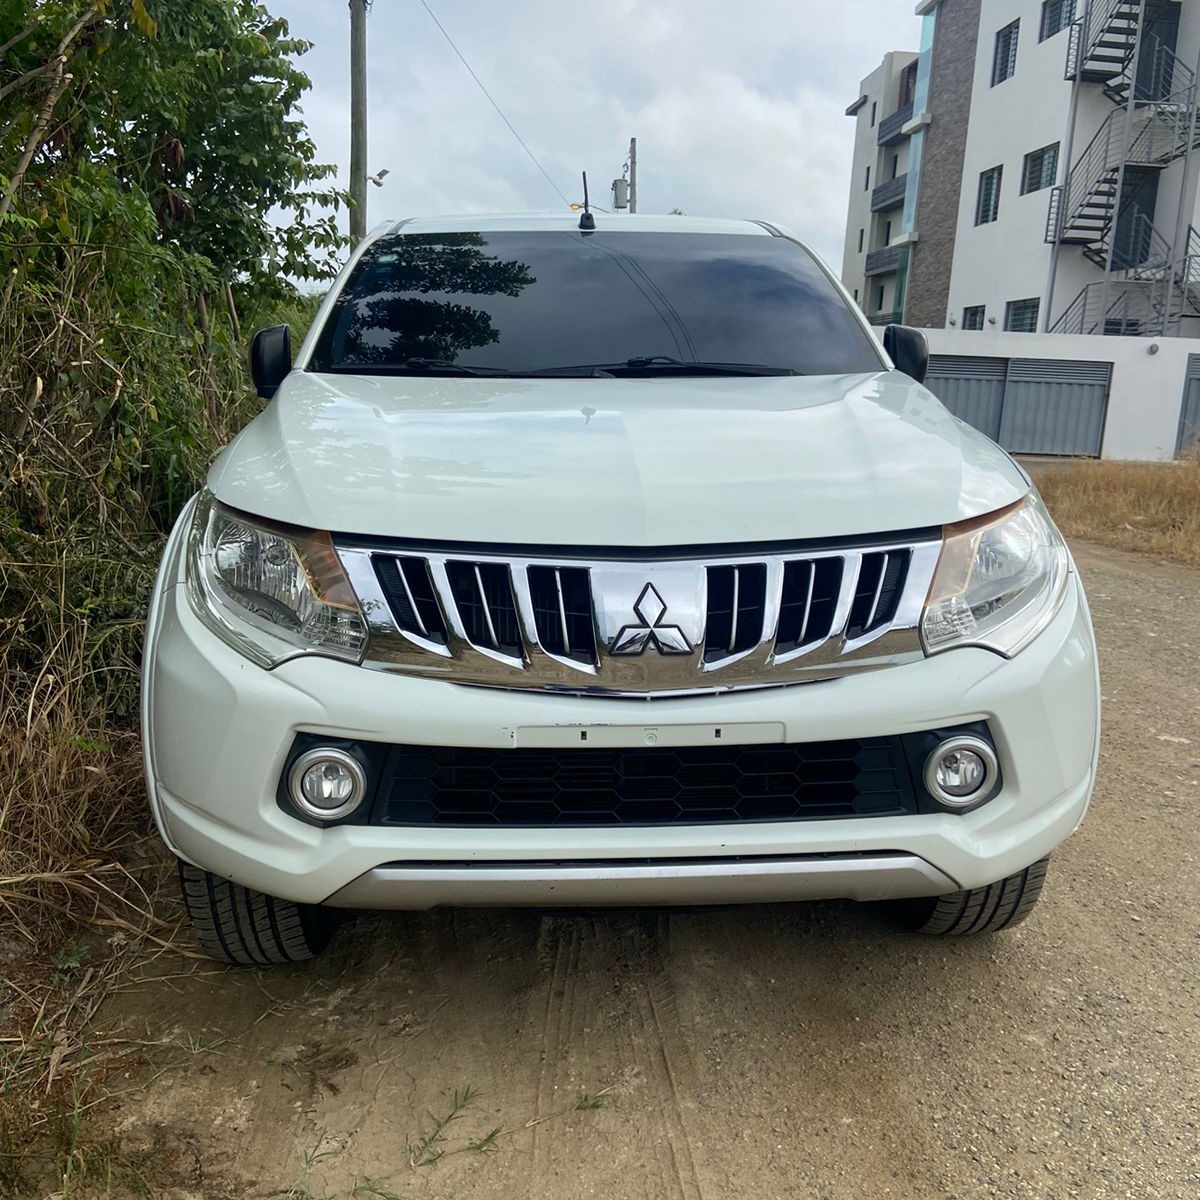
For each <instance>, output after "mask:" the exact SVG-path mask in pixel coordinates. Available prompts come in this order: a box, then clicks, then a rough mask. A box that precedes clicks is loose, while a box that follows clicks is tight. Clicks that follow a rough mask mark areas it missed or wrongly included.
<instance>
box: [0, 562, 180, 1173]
mask: <svg viewBox="0 0 1200 1200" xmlns="http://www.w3.org/2000/svg"><path fill="white" fill-rule="evenodd" d="M89 562H90V563H91V565H92V567H93V569H94V570H95V572H96V574H95V575H94V576H91V577H89V576H88V575H87V570H88V564H89ZM111 567H112V564H105V563H103V562H97V561H96V560H94V559H93V560H89V559H88V558H87V556H86V555H83V554H81V553H80V551H79V548H78V547H72V548H70V549H67V548H64V549H63V552H62V554H61V555H59V556H57V557H55V556H53V555H52V554H50V555H47V559H46V561H43V562H41V563H37V564H35V563H31V562H17V561H14V560H13V559H11V558H5V557H3V556H0V593H2V594H4V595H5V596H6V597H14V596H17V595H22V596H39V597H41V598H42V600H41V601H40V602H39V604H38V606H37V611H35V610H34V608H33V607H32V606H27V607H26V608H25V609H24V610H23V611H20V612H15V613H13V612H5V613H0V780H2V781H3V783H2V785H0V1195H5V1194H22V1193H21V1189H22V1188H23V1187H24V1188H36V1187H38V1185H39V1183H43V1184H44V1181H45V1180H46V1178H47V1177H48V1176H49V1177H50V1178H53V1179H54V1181H55V1183H56V1184H58V1185H60V1186H64V1185H65V1181H66V1180H68V1179H72V1178H73V1179H75V1180H79V1179H80V1177H81V1176H82V1175H83V1174H85V1173H86V1169H87V1168H86V1163H87V1161H88V1155H89V1154H90V1153H92V1152H93V1151H95V1150H96V1146H97V1144H98V1143H95V1142H94V1141H89V1140H88V1139H89V1137H90V1134H87V1133H85V1130H84V1125H85V1118H87V1116H88V1114H89V1113H90V1111H91V1110H92V1108H93V1107H94V1106H95V1105H96V1104H97V1103H98V1101H99V1100H100V1099H101V1097H102V1096H103V1094H104V1092H103V1085H104V1080H105V1078H106V1077H107V1076H108V1075H109V1074H110V1073H111V1070H112V1068H113V1066H114V1065H115V1063H116V1062H118V1061H125V1062H127V1061H128V1059H129V1057H130V1055H136V1054H137V1053H138V1052H139V1051H138V1048H137V1047H135V1046H132V1045H130V1044H128V1043H119V1042H117V1041H115V1040H106V1039H105V1038H104V1037H103V1036H101V1035H100V1034H99V1033H98V1032H97V1030H96V1028H95V1017H96V1014H97V1011H98V1010H99V1008H100V1006H101V1005H102V1003H103V1002H104V1000H105V998H106V997H107V996H108V995H109V993H110V991H111V989H112V988H113V987H114V986H115V985H116V984H117V982H118V981H119V980H120V979H121V978H122V977H123V975H124V974H125V973H126V971H127V969H128V967H129V966H130V965H131V963H133V962H135V961H137V960H139V959H141V958H144V957H145V954H146V952H147V951H148V950H153V948H154V947H155V946H156V945H157V946H159V947H161V946H164V945H166V944H168V943H169V942H170V941H171V939H172V937H173V935H174V929H173V928H172V927H171V926H169V925H168V924H166V923H164V922H163V921H162V920H161V919H160V918H159V917H157V916H156V915H155V912H154V909H155V896H156V894H157V892H158V890H159V888H160V887H161V885H162V882H163V876H164V874H165V871H164V865H165V859H164V857H163V855H162V854H161V852H160V851H158V849H157V848H156V845H155V842H154V840H153V839H152V836H151V833H152V831H151V828H150V822H149V819H148V815H147V808H146V804H145V800H144V793H143V786H142V779H141V756H140V751H139V748H138V743H137V736H136V734H135V733H134V732H133V731H132V729H131V728H130V727H129V725H128V723H127V722H126V721H124V720H121V721H119V722H118V721H116V720H114V719H113V716H112V714H113V712H114V711H116V710H120V709H125V710H128V709H129V707H130V705H131V703H132V697H133V696H134V695H135V694H136V688H135V686H134V683H135V681H136V669H137V665H136V662H135V661H134V658H133V656H134V654H135V653H136V651H135V649H134V647H136V636H133V635H135V633H136V631H134V630H129V631H122V628H121V622H119V621H118V622H116V623H115V624H114V623H113V622H112V621H111V620H110V619H108V617H105V619H104V622H103V625H102V626H93V625H92V623H91V621H90V619H89V617H88V615H87V608H86V605H83V604H79V603H73V602H71V601H69V600H68V596H69V594H70V593H71V592H72V591H73V590H74V589H77V588H78V586H79V584H80V581H81V580H80V577H81V575H83V577H84V578H83V585H84V588H85V590H87V591H90V592H92V594H93V595H95V594H97V592H98V591H99V590H100V589H101V586H102V584H103V580H104V578H105V577H106V575H107V573H108V572H110V570H111ZM119 570H120V574H121V575H122V577H124V578H125V579H126V580H127V582H128V583H129V585H130V586H131V588H133V590H135V591H139V590H141V589H142V588H143V587H144V579H143V578H142V577H143V576H147V575H148V573H149V563H146V564H145V565H142V564H140V563H138V562H137V561H131V560H126V561H124V562H122V563H120V564H119ZM47 630H49V631H50V633H51V636H50V638H49V643H50V645H51V650H50V652H49V653H48V654H45V653H43V652H42V651H41V650H40V647H41V645H42V644H44V642H43V639H44V638H45V635H46V633H47ZM123 632H127V633H129V634H130V635H131V636H123ZM106 1169H107V1168H106ZM33 1194H36V1193H33Z"/></svg>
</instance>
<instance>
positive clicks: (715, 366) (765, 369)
mask: <svg viewBox="0 0 1200 1200" xmlns="http://www.w3.org/2000/svg"><path fill="white" fill-rule="evenodd" d="M595 368H596V370H598V371H604V372H606V373H607V374H610V375H623V374H636V375H644V374H647V373H650V374H655V375H657V374H659V373H660V372H661V373H662V374H663V375H799V374H800V372H799V371H797V370H796V369H795V368H794V367H773V366H768V365H767V364H766V363H730V362H685V361H684V360H683V359H682V358H672V357H671V355H669V354H647V355H641V356H638V357H636V358H627V359H626V360H625V361H624V362H619V363H596V364H595Z"/></svg>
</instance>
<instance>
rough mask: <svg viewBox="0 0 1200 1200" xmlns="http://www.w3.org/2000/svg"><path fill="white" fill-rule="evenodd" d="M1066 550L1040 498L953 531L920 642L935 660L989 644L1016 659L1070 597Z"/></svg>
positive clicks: (948, 535) (937, 573)
mask: <svg viewBox="0 0 1200 1200" xmlns="http://www.w3.org/2000/svg"><path fill="white" fill-rule="evenodd" d="M1069 575H1070V567H1069V559H1068V557H1067V548H1066V545H1065V544H1064V542H1063V540H1062V536H1061V535H1060V534H1059V532H1058V530H1057V529H1055V528H1054V523H1053V522H1052V521H1051V520H1050V517H1049V515H1048V514H1047V512H1046V510H1045V508H1044V507H1043V506H1042V502H1041V500H1040V499H1039V498H1038V497H1037V495H1036V494H1033V495H1030V496H1028V497H1026V499H1024V500H1023V501H1021V502H1020V503H1018V504H1015V505H1013V506H1012V507H1011V508H1007V509H1005V510H1004V511H1003V512H1001V513H997V514H993V515H992V516H990V517H982V518H980V519H978V520H974V521H964V522H962V523H961V524H958V525H950V526H947V528H946V532H945V540H944V541H943V543H942V554H941V557H940V558H939V559H938V565H937V570H936V571H935V572H934V577H933V584H932V585H931V587H930V589H929V599H928V601H927V602H926V604H925V614H924V616H923V617H922V619H921V636H922V638H923V639H924V642H925V650H926V652H927V653H929V654H934V653H936V652H937V651H939V650H948V649H950V648H951V647H954V646H986V647H987V648H988V649H989V650H995V651H997V652H998V653H1000V654H1003V655H1006V656H1009V657H1011V656H1012V655H1014V654H1016V653H1017V652H1018V651H1020V650H1022V649H1023V648H1024V647H1025V646H1026V645H1028V644H1029V642H1030V641H1032V640H1033V638H1035V637H1036V636H1037V635H1038V633H1040V632H1041V631H1042V629H1044V628H1045V627H1046V625H1047V624H1048V623H1049V621H1050V619H1051V618H1052V617H1053V616H1054V614H1055V613H1056V612H1057V611H1058V608H1059V606H1060V605H1061V604H1062V600H1063V597H1064V596H1065V595H1066V590H1067V580H1068V578H1069Z"/></svg>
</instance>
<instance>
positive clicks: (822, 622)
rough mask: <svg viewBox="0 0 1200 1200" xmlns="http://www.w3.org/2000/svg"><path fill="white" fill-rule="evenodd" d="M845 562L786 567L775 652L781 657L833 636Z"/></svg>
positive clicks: (832, 560)
mask: <svg viewBox="0 0 1200 1200" xmlns="http://www.w3.org/2000/svg"><path fill="white" fill-rule="evenodd" d="M844 572H845V561H844V560H843V559H842V558H840V557H839V558H811V559H804V560H801V561H799V562H790V563H786V564H785V565H784V568H783V594H782V598H781V601H780V606H779V631H778V633H777V634H776V636H775V652H776V653H777V654H783V653H786V652H788V651H790V650H799V649H801V648H802V647H804V646H812V645H815V644H816V643H817V642H822V641H824V640H825V639H826V638H827V637H829V635H830V634H831V633H833V619H834V615H835V614H836V612H837V599H838V592H839V591H840V589H841V586H842V576H843V574H844Z"/></svg>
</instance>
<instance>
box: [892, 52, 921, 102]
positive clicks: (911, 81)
mask: <svg viewBox="0 0 1200 1200" xmlns="http://www.w3.org/2000/svg"><path fill="white" fill-rule="evenodd" d="M916 90H917V62H916V60H915V59H914V60H913V61H912V62H910V63H909V64H908V66H907V67H905V68H904V70H903V71H901V72H900V96H899V103H898V104H897V105H896V107H897V108H907V107H908V105H910V104H911V103H912V102H913V96H914V94H915V93H916Z"/></svg>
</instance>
